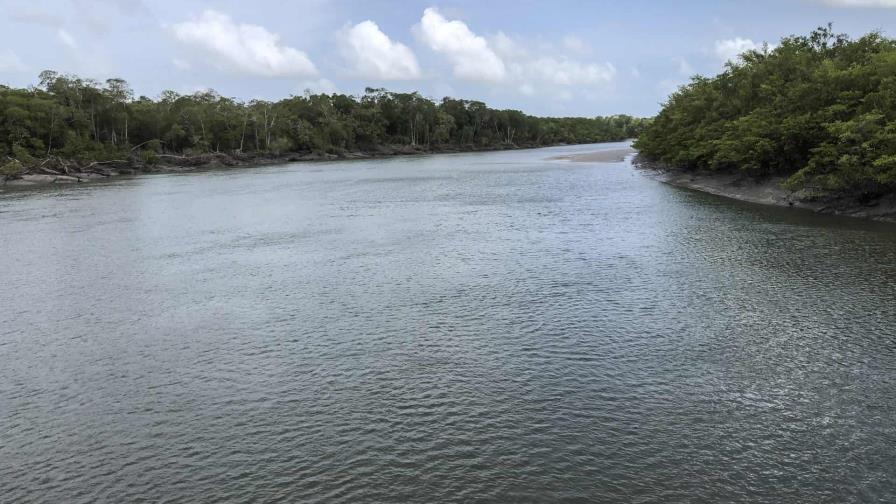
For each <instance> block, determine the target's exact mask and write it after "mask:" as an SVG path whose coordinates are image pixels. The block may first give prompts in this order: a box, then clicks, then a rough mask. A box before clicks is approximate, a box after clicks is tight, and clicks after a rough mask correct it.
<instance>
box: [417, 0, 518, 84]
mask: <svg viewBox="0 0 896 504" xmlns="http://www.w3.org/2000/svg"><path fill="white" fill-rule="evenodd" d="M418 33H419V35H420V38H421V39H422V41H423V42H424V43H425V44H426V45H427V46H428V47H429V48H430V49H432V50H433V51H435V52H437V53H439V54H442V55H444V56H445V57H446V58H448V60H449V61H450V62H451V64H452V66H453V72H454V76H455V77H457V78H459V79H465V80H473V81H491V82H497V81H501V80H503V79H504V78H505V76H506V74H507V69H506V68H505V66H504V62H503V61H501V58H499V57H498V55H497V54H495V51H494V50H493V49H492V48H491V47H490V46H489V43H488V42H487V41H486V40H485V38H483V37H481V36H479V35H476V34H475V33H473V32H472V31H470V28H469V27H467V25H466V23H464V22H463V21H458V20H453V21H449V20H447V19H445V18H444V17H443V16H442V15H441V14H440V13H439V11H438V10H437V9H436V8H435V7H430V8H428V9H426V10H425V11H423V17H422V18H421V19H420V25H419V30H418Z"/></svg>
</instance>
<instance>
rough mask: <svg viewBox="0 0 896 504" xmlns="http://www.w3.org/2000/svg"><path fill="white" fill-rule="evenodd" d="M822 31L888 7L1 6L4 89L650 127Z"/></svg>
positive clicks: (779, 3)
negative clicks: (452, 109) (301, 101)
mask: <svg viewBox="0 0 896 504" xmlns="http://www.w3.org/2000/svg"><path fill="white" fill-rule="evenodd" d="M829 21H830V22H833V23H834V27H835V29H836V30H837V31H839V32H846V33H849V34H851V35H854V36H855V35H861V34H862V33H865V32H867V31H869V30H876V29H878V30H882V31H883V32H884V33H885V34H887V35H889V36H896V33H893V31H896V0H750V1H747V0H743V1H734V0H706V1H701V0H688V1H657V0H641V1H639V0H629V1H599V0H594V1H585V0H582V1H571V0H570V1H564V0H551V1H534V0H515V1H512V0H489V1H482V0H476V1H466V0H454V1H451V0H446V1H436V0H428V1H417V0H401V1H398V0H391V1H386V0H363V1H349V0H342V1H338V0H337V1H325V0H291V1H286V0H278V1H269V0H252V1H246V0H226V1H215V2H213V1H203V0H0V83H5V84H7V85H14V86H25V85H29V84H33V83H35V82H36V76H37V74H38V73H39V72H40V71H41V70H44V69H54V70H57V71H61V72H72V73H76V74H79V75H81V76H85V77H93V78H96V79H101V80H102V79H106V78H108V77H113V76H118V77H123V78H125V79H126V80H128V81H129V82H130V83H131V85H132V86H133V88H134V90H135V91H136V92H137V93H138V94H145V95H148V96H157V95H158V94H159V92H160V91H162V90H163V89H173V90H175V91H178V92H181V93H190V92H193V91H196V90H199V89H205V88H212V89H215V90H217V91H218V92H220V93H221V94H224V95H227V96H234V97H237V98H241V99H252V98H266V99H276V98H281V97H285V96H288V95H290V94H301V93H302V92H304V90H306V89H310V90H312V91H315V92H319V91H323V92H341V93H348V94H358V93H360V92H362V91H363V89H364V88H365V87H367V86H373V87H386V88H389V89H392V90H398V91H409V90H418V91H420V92H421V93H423V94H424V95H426V96H430V97H434V98H440V97H442V96H446V95H447V96H455V97H462V98H476V99H482V100H484V101H486V102H488V103H489V104H490V105H493V106H497V107H507V108H516V109H520V110H523V111H525V112H528V113H531V114H538V115H598V114H601V115H605V114H615V113H628V114H633V115H652V114H654V113H655V112H656V111H657V109H658V108H659V104H660V103H661V102H662V101H663V99H664V97H665V96H666V95H667V94H668V93H669V92H670V91H671V90H673V89H675V87H676V86H677V85H679V84H681V83H683V82H685V81H686V80H687V78H688V76H690V75H693V74H697V73H700V74H712V73H715V72H717V71H718V70H719V69H721V67H722V65H723V63H724V61H725V60H726V59H728V58H731V57H734V56H735V55H736V54H737V53H738V52H739V51H742V50H744V49H748V48H752V47H756V46H758V45H761V44H762V43H763V42H764V41H767V42H769V43H774V42H776V41H777V40H778V39H779V38H780V37H781V36H785V35H788V34H792V33H799V34H803V33H807V32H808V31H810V30H811V29H812V28H814V27H816V26H818V25H821V24H825V23H827V22H829ZM888 28H890V32H888V31H887V29H888Z"/></svg>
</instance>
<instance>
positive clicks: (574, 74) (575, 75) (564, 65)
mask: <svg viewBox="0 0 896 504" xmlns="http://www.w3.org/2000/svg"><path fill="white" fill-rule="evenodd" d="M510 68H511V72H512V73H513V74H514V75H516V76H518V77H520V78H522V79H531V80H537V81H540V82H544V83H549V84H554V85H558V86H576V85H586V84H601V83H607V82H610V81H612V80H613V78H614V77H615V76H616V68H615V67H614V66H613V65H612V64H611V63H582V62H579V61H575V60H570V59H567V58H563V57H561V58H555V57H551V56H544V57H540V58H535V59H533V60H529V61H526V62H524V63H520V64H516V63H515V64H512V65H511V67H510Z"/></svg>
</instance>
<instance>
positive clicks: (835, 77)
mask: <svg viewBox="0 0 896 504" xmlns="http://www.w3.org/2000/svg"><path fill="white" fill-rule="evenodd" d="M634 147H635V148H636V149H638V151H639V156H638V158H636V160H635V164H636V165H638V166H640V167H641V168H645V169H648V170H651V171H653V172H654V173H656V174H657V175H658V177H659V178H660V180H663V181H665V182H668V183H670V184H673V185H678V186H683V187H689V188H692V189H697V190H701V191H705V192H709V193H713V194H718V195H722V196H728V197H732V198H736V199H741V200H745V201H752V202H756V203H764V204H773V205H781V206H793V207H799V208H806V209H810V210H814V211H816V212H821V213H832V214H840V215H852V216H857V217H867V218H874V219H878V220H888V221H896V41H894V40H893V39H889V38H886V37H884V36H882V35H881V34H880V33H876V32H875V33H870V34H867V35H865V36H863V37H861V38H859V39H856V40H851V39H850V38H849V37H848V36H846V35H842V34H835V33H834V32H833V30H832V28H831V26H830V25H828V26H827V27H821V28H818V29H816V30H815V31H813V32H812V33H810V34H809V35H808V36H791V37H787V38H784V39H782V40H781V42H780V44H779V45H777V46H775V47H770V46H768V45H765V46H764V47H763V48H762V49H759V50H752V51H747V52H745V53H744V54H742V55H741V56H740V58H739V60H738V61H736V62H729V63H728V64H727V65H726V68H725V70H724V71H723V72H722V73H720V74H719V75H717V76H715V77H711V78H708V77H702V76H696V77H693V78H692V80H691V82H690V83H689V84H687V85H685V86H682V87H681V88H679V89H678V90H677V91H676V92H675V93H673V94H672V95H671V96H670V98H669V100H668V101H667V102H666V103H665V104H664V105H663V108H662V110H661V111H660V113H659V114H658V115H657V117H656V118H654V119H653V120H652V121H650V122H648V123H647V124H646V125H645V127H644V129H643V131H642V134H641V135H640V137H639V138H638V139H637V140H636V141H635V144H634Z"/></svg>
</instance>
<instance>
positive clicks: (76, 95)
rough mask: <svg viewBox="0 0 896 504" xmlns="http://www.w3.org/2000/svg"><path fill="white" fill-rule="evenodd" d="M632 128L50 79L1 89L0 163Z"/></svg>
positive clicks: (455, 141)
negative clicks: (156, 91)
mask: <svg viewBox="0 0 896 504" xmlns="http://www.w3.org/2000/svg"><path fill="white" fill-rule="evenodd" d="M641 125H642V121H641V120H640V119H635V118H632V117H629V116H613V117H597V118H589V119H585V118H537V117H532V116H529V115H526V114H523V113H522V112H520V111H517V110H495V109H491V108H488V107H487V106H486V105H485V104H484V103H482V102H479V101H469V100H458V99H452V98H444V99H443V100H442V101H441V102H439V103H436V102H434V101H432V100H429V99H427V98H424V97H422V96H420V95H419V94H417V93H392V92H388V91H386V90H384V89H367V91H366V93H365V94H364V95H363V96H360V97H353V96H346V95H342V94H332V95H325V94H318V95H314V94H310V93H308V94H305V95H304V96H292V97H290V98H287V99H284V100H280V101H277V102H269V101H262V100H253V101H250V102H248V103H244V102H241V101H238V100H235V99H233V98H226V97H223V96H220V95H218V94H217V93H215V92H214V91H205V92H198V93H195V94H192V95H180V94H178V93H175V92H173V91H165V92H163V93H162V94H161V96H160V97H159V98H158V99H156V100H153V99H150V98H147V97H145V96H141V97H139V98H136V99H135V98H134V97H133V93H132V91H131V89H130V87H129V86H128V84H127V83H126V82H125V81H123V80H121V79H109V80H107V81H106V83H105V85H100V84H99V83H97V82H95V81H92V80H85V79H81V78H78V77H75V76H71V75H60V74H58V73H56V72H52V71H46V72H43V73H41V75H40V84H39V86H38V87H32V88H29V89H13V88H9V87H2V86H0V159H3V158H4V156H5V157H9V158H13V159H17V160H20V161H23V162H24V160H26V159H33V158H36V157H45V156H50V155H53V156H59V157H62V158H69V159H112V158H116V157H118V158H120V157H122V156H126V155H127V156H130V155H141V156H143V157H144V158H151V157H152V155H153V154H154V153H161V152H165V153H176V154H183V153H186V154H200V153H205V152H255V153H271V154H279V153H285V152H327V153H336V154H338V153H342V152H346V151H355V150H376V149H378V148H381V147H383V146H389V145H405V146H415V147H417V148H420V149H425V148H433V147H445V146H453V147H455V148H458V149H464V148H470V149H479V148H491V147H502V146H513V145H518V146H537V145H551V144H556V143H582V142H597V141H608V140H621V139H625V138H631V137H635V136H637V135H638V133H639V131H640V128H641Z"/></svg>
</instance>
